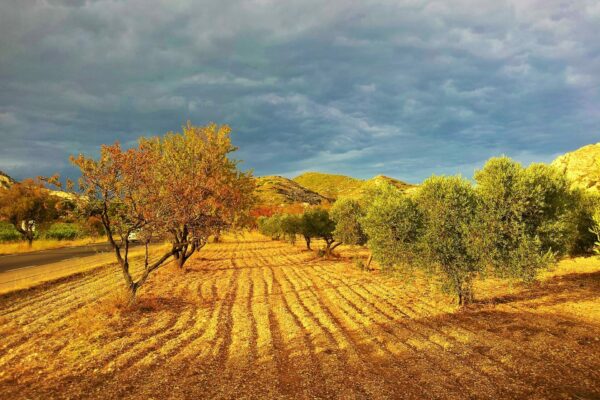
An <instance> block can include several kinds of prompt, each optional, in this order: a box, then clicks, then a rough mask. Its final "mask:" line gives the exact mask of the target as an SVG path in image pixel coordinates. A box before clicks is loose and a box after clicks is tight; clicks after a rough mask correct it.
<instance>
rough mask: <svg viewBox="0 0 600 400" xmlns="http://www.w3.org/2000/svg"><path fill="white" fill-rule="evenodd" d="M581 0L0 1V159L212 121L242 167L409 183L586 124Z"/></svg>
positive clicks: (48, 167) (585, 26) (594, 132)
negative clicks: (227, 131) (224, 131)
mask: <svg viewBox="0 0 600 400" xmlns="http://www.w3.org/2000/svg"><path fill="white" fill-rule="evenodd" d="M598 26H600V5H599V4H598V2H596V1H583V0H581V1H569V2H566V1H565V2H561V1H553V0H543V1H523V0H513V1H489V2H481V1H451V2H449V1H445V0H441V1H436V2H420V1H404V2H398V1H390V2H377V3H371V2H312V1H306V0H303V1H298V2H292V1H286V2H277V1H219V2H217V1H214V2H195V1H189V2H185V1H178V2H169V1H164V2H156V1H146V0H139V1H97V2H96V1H50V0H48V1H23V0H20V1H16V0H15V1H12V0H9V1H4V2H2V3H0V139H1V146H0V169H3V170H5V171H6V172H8V173H11V174H13V175H15V176H16V177H18V178H22V177H25V176H32V175H39V174H48V173H50V172H53V171H62V172H64V173H67V174H72V173H73V171H72V169H70V167H69V166H68V161H67V159H68V155H69V154H72V153H78V152H86V153H94V152H95V151H97V148H98V146H99V145H100V144H101V143H111V142H113V141H115V140H119V141H121V142H124V143H131V142H132V141H134V140H135V138H137V137H138V136H140V135H150V134H160V133H164V132H166V131H168V130H177V129H179V128H180V126H181V125H182V124H183V123H184V122H185V121H186V120H188V119H190V120H192V121H193V122H194V123H196V124H203V123H206V122H209V121H215V122H219V123H229V124H230V125H231V126H232V128H233V130H234V140H235V143H236V144H237V145H238V146H239V147H240V152H239V154H238V156H239V157H240V158H242V159H244V160H245V164H244V166H245V167H249V168H254V169H255V172H256V173H257V174H274V173H277V174H286V175H290V176H293V175H295V174H297V173H300V172H302V171H306V170H323V171H329V172H338V173H347V174H352V175H356V176H361V177H370V176H372V175H375V174H379V173H383V174H388V175H392V176H395V177H398V178H401V179H406V180H409V181H420V180H422V179H423V178H424V177H426V176H428V175H430V174H431V173H457V172H461V173H463V174H466V175H471V173H472V171H473V169H474V168H476V167H478V166H480V165H481V164H482V162H483V161H484V160H485V159H486V158H488V157H490V156H493V155H498V154H502V153H504V154H507V155H510V156H513V157H515V158H517V159H519V160H521V161H523V162H531V161H549V160H551V159H552V158H553V157H554V156H555V155H556V154H558V153H561V152H565V151H568V150H571V149H574V148H576V147H578V146H581V145H584V144H587V143H590V142H595V141H598V140H599V137H600V136H599V133H600V132H599V131H598V125H599V123H600V41H598V40H597V37H596V36H597V29H598Z"/></svg>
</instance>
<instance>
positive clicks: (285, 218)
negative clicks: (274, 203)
mask: <svg viewBox="0 0 600 400" xmlns="http://www.w3.org/2000/svg"><path fill="white" fill-rule="evenodd" d="M279 224H280V225H279V226H280V230H281V235H282V236H283V238H284V239H285V240H286V241H287V242H289V243H291V244H295V243H296V235H299V234H300V233H301V224H302V217H301V216H299V215H294V214H283V215H282V216H281V217H280V219H279Z"/></svg>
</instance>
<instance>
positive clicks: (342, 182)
mask: <svg viewBox="0 0 600 400" xmlns="http://www.w3.org/2000/svg"><path fill="white" fill-rule="evenodd" d="M293 180H294V181H295V182H297V183H299V184H300V185H302V186H304V187H306V188H307V189H310V190H312V191H314V192H316V193H319V194H321V195H322V196H325V197H328V198H331V199H337V198H338V197H358V196H360V195H361V194H362V193H363V192H364V190H365V189H366V188H368V187H372V186H376V185H379V184H381V183H383V182H386V183H389V184H392V185H394V186H396V187H398V188H399V189H401V190H408V189H410V188H413V187H415V185H411V184H409V183H406V182H402V181H400V180H398V179H394V178H390V177H388V176H384V175H378V176H376V177H374V178H371V179H369V180H362V179H357V178H353V177H350V176H345V175H335V174H324V173H321V172H306V173H304V174H302V175H299V176H297V177H295V178H294V179H293Z"/></svg>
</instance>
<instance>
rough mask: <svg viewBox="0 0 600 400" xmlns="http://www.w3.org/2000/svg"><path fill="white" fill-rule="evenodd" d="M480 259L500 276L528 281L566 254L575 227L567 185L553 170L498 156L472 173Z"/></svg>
mask: <svg viewBox="0 0 600 400" xmlns="http://www.w3.org/2000/svg"><path fill="white" fill-rule="evenodd" d="M475 181H476V183H477V184H476V189H475V190H476V192H477V194H478V196H479V198H480V200H481V201H480V211H479V213H478V214H479V222H478V224H479V227H480V230H481V231H482V232H484V233H485V234H484V235H482V248H483V250H484V251H483V254H484V255H485V261H486V263H487V265H489V266H490V267H491V268H492V270H493V272H494V274H496V275H498V276H501V277H511V278H520V279H524V280H532V279H534V278H535V276H536V273H537V271H538V270H540V269H542V268H545V267H547V266H548V265H549V264H550V263H552V262H553V260H554V259H555V256H556V255H559V254H563V253H565V252H566V251H567V250H568V248H569V240H571V241H572V238H573V237H574V233H575V231H576V229H577V227H576V224H575V223H574V217H575V216H576V215H575V214H574V211H575V208H574V207H572V205H573V201H574V197H573V195H572V194H571V192H570V190H569V182H568V181H567V179H566V178H565V177H564V175H563V174H560V173H559V172H558V171H557V170H555V169H554V168H553V167H551V166H548V165H543V164H532V165H531V166H529V167H527V168H524V167H522V166H521V164H519V163H517V162H515V161H513V160H511V159H509V158H508V157H499V158H492V159H490V160H489V161H488V162H487V163H486V164H485V166H484V167H483V168H482V169H481V170H479V171H477V172H476V173H475Z"/></svg>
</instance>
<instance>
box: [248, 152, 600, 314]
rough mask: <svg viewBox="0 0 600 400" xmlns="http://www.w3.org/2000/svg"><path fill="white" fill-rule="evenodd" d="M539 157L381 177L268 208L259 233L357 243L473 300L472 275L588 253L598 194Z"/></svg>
mask: <svg viewBox="0 0 600 400" xmlns="http://www.w3.org/2000/svg"><path fill="white" fill-rule="evenodd" d="M570 187H571V185H570V182H569V181H568V180H567V178H566V177H565V176H564V174H562V173H559V172H558V171H557V170H556V169H555V168H553V167H552V166H549V165H545V164H532V165H530V166H528V167H523V166H521V164H519V163H517V162H515V161H513V160H511V159H509V158H508V157H499V158H492V159H490V160H489V161H488V162H487V163H486V164H485V166H484V167H483V168H482V169H481V170H479V171H477V172H476V173H475V176H474V179H473V181H470V180H467V179H464V178H462V177H458V176H432V177H431V178H429V179H427V180H425V182H423V184H422V185H420V186H419V187H418V188H417V189H415V190H413V191H411V192H410V193H404V192H402V191H400V190H398V189H397V188H395V187H394V186H392V185H385V184H384V185H380V186H379V187H377V188H375V189H373V190H371V191H370V192H368V193H366V194H365V195H364V196H363V198H362V199H358V200H354V199H339V200H338V201H336V203H334V205H333V207H332V208H331V210H330V211H329V212H328V211H326V210H322V209H309V210H307V211H306V212H304V213H303V214H301V215H292V214H276V215H273V216H271V217H261V218H259V220H258V227H259V230H260V232H262V233H263V234H265V235H267V236H270V237H272V238H274V239H280V238H281V239H286V240H288V241H291V242H293V241H294V240H295V237H296V236H297V235H301V236H303V237H304V238H305V240H306V244H307V248H309V249H310V240H311V238H315V237H318V238H322V239H323V240H325V243H326V249H325V253H326V254H327V255H330V254H331V251H332V250H333V249H334V248H336V247H337V246H339V245H340V244H342V243H343V244H352V245H364V244H366V245H367V247H368V248H369V250H370V252H371V254H372V257H373V259H375V260H376V261H377V262H378V263H379V264H380V265H381V266H382V267H384V268H389V269H393V270H400V271H403V272H408V273H411V272H413V271H416V270H421V271H424V272H425V276H428V277H430V278H431V279H435V280H436V281H441V283H442V286H443V288H444V289H445V290H447V291H448V292H450V293H453V294H454V295H456V297H457V301H458V303H459V304H460V305H463V304H468V303H470V302H472V301H473V297H474V294H473V283H474V281H475V280H476V279H477V278H480V277H485V276H497V277H502V278H511V279H520V280H523V281H527V282H529V281H532V280H534V279H535V277H536V275H537V273H538V272H539V271H540V270H542V269H545V268H547V267H548V266H550V265H551V264H552V263H554V262H555V261H556V260H557V259H558V258H559V257H561V256H563V255H567V254H569V255H576V254H582V253H589V252H591V251H592V250H593V249H594V246H595V245H594V242H597V243H596V246H598V242H600V212H599V211H598V210H600V209H599V207H598V205H599V204H600V202H599V201H598V199H597V197H596V196H594V195H590V194H587V193H584V192H581V191H578V190H572V189H571V188H570Z"/></svg>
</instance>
